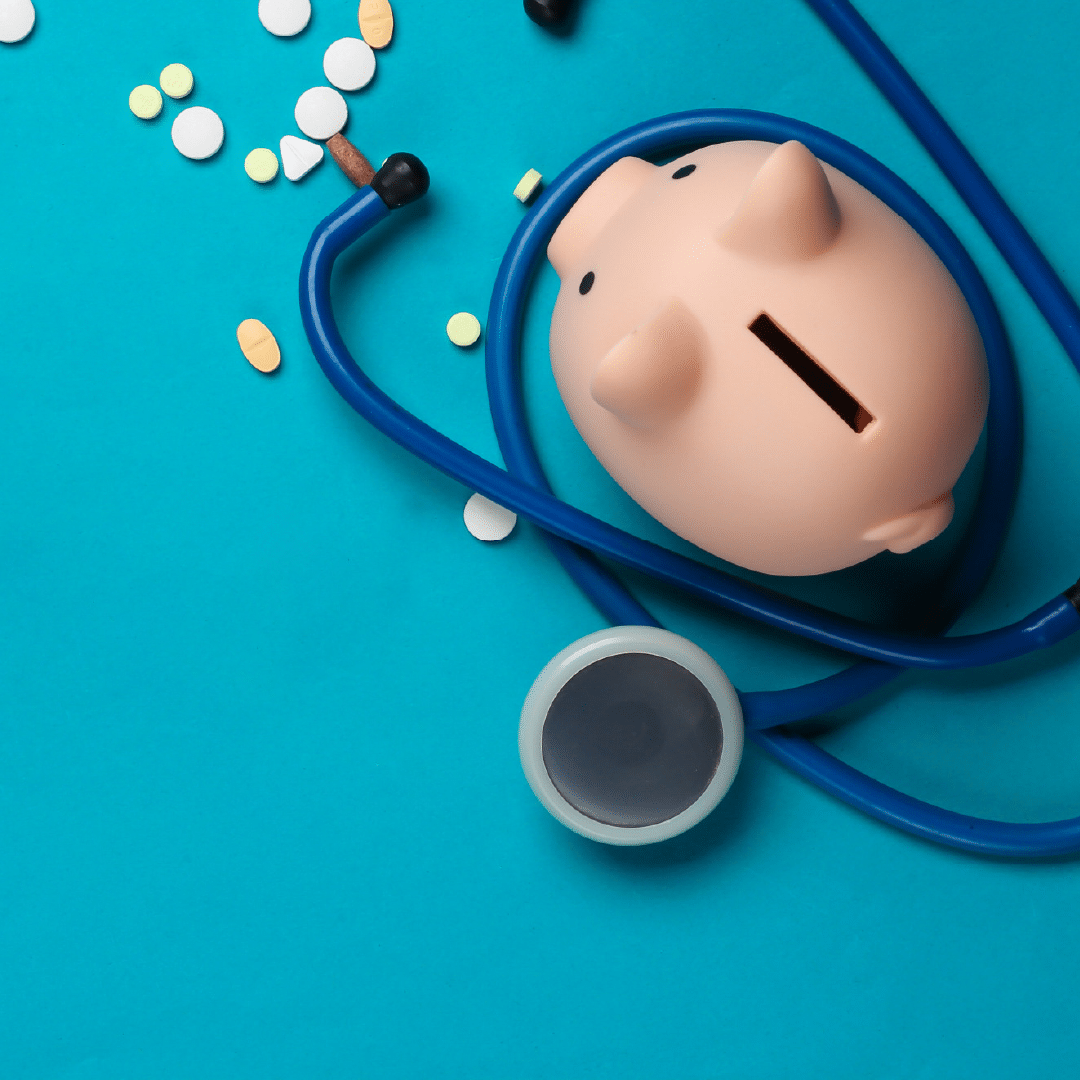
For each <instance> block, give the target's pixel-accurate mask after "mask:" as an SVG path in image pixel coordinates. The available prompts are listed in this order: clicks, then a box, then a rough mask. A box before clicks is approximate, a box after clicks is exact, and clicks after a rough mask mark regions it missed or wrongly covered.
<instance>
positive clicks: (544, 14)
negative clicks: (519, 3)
mask: <svg viewBox="0 0 1080 1080" xmlns="http://www.w3.org/2000/svg"><path fill="white" fill-rule="evenodd" d="M572 3H573V0H525V14H526V15H528V16H529V18H530V19H532V21H533V22H534V23H536V25H537V26H545V27H547V26H558V25H559V23H561V22H563V21H564V20H565V19H566V17H567V15H569V14H570V5H571V4H572Z"/></svg>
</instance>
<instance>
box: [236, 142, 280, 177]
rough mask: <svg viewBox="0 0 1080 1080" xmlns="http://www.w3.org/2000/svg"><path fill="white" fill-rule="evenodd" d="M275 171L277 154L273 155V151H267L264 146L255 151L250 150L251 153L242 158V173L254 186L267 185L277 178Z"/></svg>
mask: <svg viewBox="0 0 1080 1080" xmlns="http://www.w3.org/2000/svg"><path fill="white" fill-rule="evenodd" d="M277 171H278V161H277V154H275V153H274V151H273V150H268V149H267V148H266V147H265V146H260V147H259V148H258V149H257V150H252V151H251V153H250V154H248V156H247V157H246V158H244V172H246V173H247V174H248V176H250V177H251V179H252V180H254V181H255V183H256V184H269V183H270V181H271V180H273V179H274V177H275V176H277Z"/></svg>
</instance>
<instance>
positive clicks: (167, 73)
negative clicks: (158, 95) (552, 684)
mask: <svg viewBox="0 0 1080 1080" xmlns="http://www.w3.org/2000/svg"><path fill="white" fill-rule="evenodd" d="M158 83H159V85H160V86H161V89H162V90H164V91H165V93H166V94H168V95H169V97H171V98H186V97H187V96H188V94H190V93H191V88H192V87H193V86H194V85H195V76H194V75H192V74H191V68H189V67H188V66H187V65H186V64H169V65H168V67H166V68H165V69H164V70H163V71H162V73H161V77H160V78H159V79H158Z"/></svg>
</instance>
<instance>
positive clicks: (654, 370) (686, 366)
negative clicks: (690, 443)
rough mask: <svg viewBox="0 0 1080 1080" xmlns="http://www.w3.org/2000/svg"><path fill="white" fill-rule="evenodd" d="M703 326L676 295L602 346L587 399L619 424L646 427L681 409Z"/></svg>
mask: <svg viewBox="0 0 1080 1080" xmlns="http://www.w3.org/2000/svg"><path fill="white" fill-rule="evenodd" d="M705 348H706V340H705V331H704V330H703V329H702V326H701V324H700V323H699V322H698V320H697V318H695V316H694V313H693V312H692V311H690V309H689V308H688V307H687V306H686V305H685V304H683V303H682V301H680V300H671V301H670V302H669V303H668V304H667V306H666V307H664V308H663V309H662V310H661V311H660V312H659V313H658V314H657V315H655V316H654V317H653V318H651V319H649V320H648V322H646V323H644V324H642V325H641V326H639V327H638V328H637V329H636V330H633V331H631V333H629V334H627V335H626V337H624V338H623V339H622V340H621V341H618V342H616V344H615V345H614V346H613V347H612V348H611V349H610V350H609V351H608V353H607V355H606V356H605V357H604V358H603V360H601V361H600V366H599V367H598V368H597V369H596V374H595V375H594V376H593V380H592V385H591V386H590V387H589V392H590V393H591V394H592V397H593V400H594V401H595V402H596V403H597V404H598V405H601V406H603V407H604V408H605V409H607V411H608V412H610V413H613V414H614V415H615V416H617V417H618V418H619V419H620V420H621V421H622V422H623V423H624V424H629V425H630V426H631V427H635V428H638V429H639V430H641V431H649V430H652V429H654V428H658V427H661V426H663V425H664V424H665V423H667V422H668V421H670V420H673V419H674V418H675V417H676V416H678V414H679V413H681V412H682V411H683V410H684V409H685V408H686V407H687V406H688V405H689V404H690V402H691V401H693V400H694V397H695V395H696V394H697V388H698V384H699V383H700V381H701V372H702V369H703V368H704V366H705Z"/></svg>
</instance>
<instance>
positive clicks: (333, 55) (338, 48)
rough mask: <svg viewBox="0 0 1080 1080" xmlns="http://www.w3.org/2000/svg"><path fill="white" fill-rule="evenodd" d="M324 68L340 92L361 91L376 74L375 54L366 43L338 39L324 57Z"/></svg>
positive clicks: (332, 83) (352, 38)
mask: <svg viewBox="0 0 1080 1080" xmlns="http://www.w3.org/2000/svg"><path fill="white" fill-rule="evenodd" d="M322 66H323V71H324V72H325V73H326V78H327V80H328V81H329V82H330V84H331V85H332V86H336V87H337V88H338V89H339V90H359V89H360V88H361V87H363V86H367V84H368V83H369V82H371V77H372V76H373V75H374V74H375V54H374V53H373V52H372V51H371V46H370V45H369V44H368V43H367V42H366V41H361V40H360V39H359V38H354V37H343V38H338V40H337V41H335V42H334V43H333V45H331V46H330V48H328V49H327V50H326V53H325V54H324V55H323V62H322Z"/></svg>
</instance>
